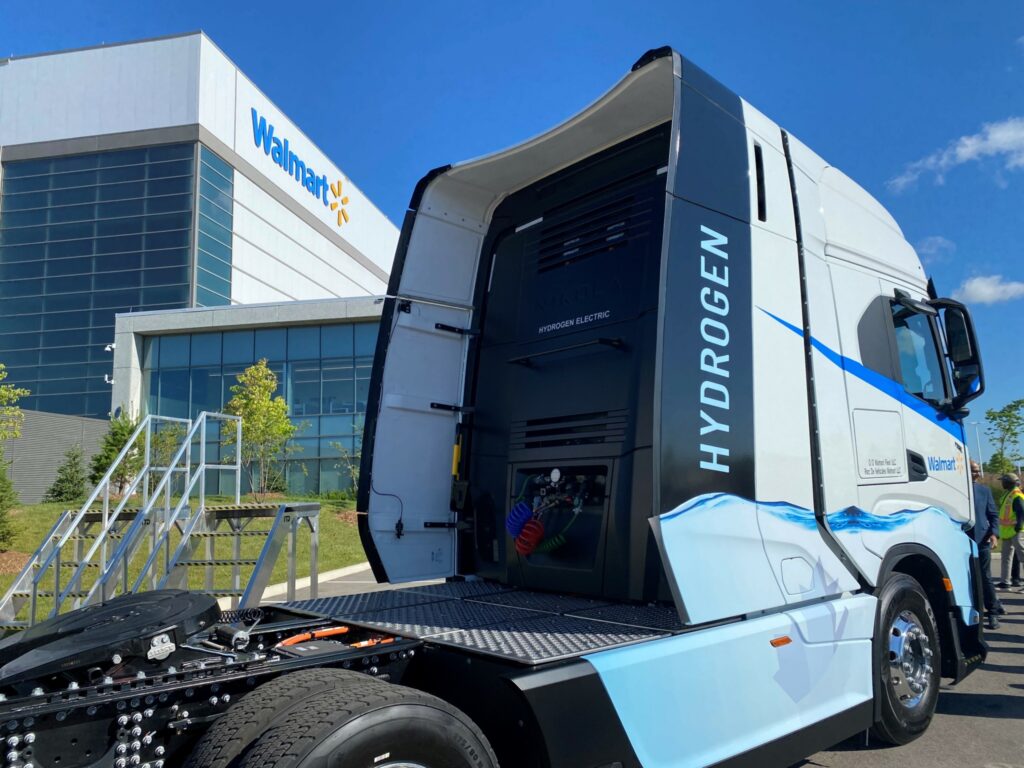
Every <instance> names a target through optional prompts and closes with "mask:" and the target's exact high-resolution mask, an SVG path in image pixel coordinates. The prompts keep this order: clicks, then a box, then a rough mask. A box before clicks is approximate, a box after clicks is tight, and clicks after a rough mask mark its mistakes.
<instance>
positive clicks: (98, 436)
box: [4, 411, 107, 504]
mask: <svg viewBox="0 0 1024 768" xmlns="http://www.w3.org/2000/svg"><path fill="white" fill-rule="evenodd" d="M24 413H25V423H24V425H23V426H22V429H21V437H19V438H17V439H15V440H8V441H6V442H5V443H4V457H5V459H6V460H7V461H8V462H9V465H8V472H9V474H10V477H11V479H12V480H13V481H14V488H15V490H17V491H18V494H19V495H20V497H21V502H22V503H23V504H36V503H38V502H40V501H42V500H43V494H44V493H46V489H47V488H49V487H50V484H51V483H52V482H53V479H54V478H55V477H56V476H57V468H58V467H59V466H60V465H61V464H62V463H63V462H64V453H65V452H66V451H67V450H68V448H70V447H71V446H72V445H75V444H78V445H80V446H82V451H83V452H84V453H85V465H86V469H88V466H89V462H90V461H91V460H92V457H93V455H94V454H95V453H96V451H97V450H98V449H99V445H100V441H101V440H102V439H103V435H104V434H106V432H107V422H106V421H103V420H101V419H86V418H82V417H80V416H62V415H60V414H56V413H42V412H40V411H25V412H24Z"/></svg>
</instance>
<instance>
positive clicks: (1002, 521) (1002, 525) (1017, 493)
mask: <svg viewBox="0 0 1024 768" xmlns="http://www.w3.org/2000/svg"><path fill="white" fill-rule="evenodd" d="M1014 499H1024V491H1022V490H1021V489H1020V488H1014V489H1013V490H1012V491H1007V492H1006V495H1005V496H1003V500H1002V501H1001V502H999V538H1000V539H1012V538H1013V537H1014V535H1015V534H1016V533H1017V531H1016V528H1017V515H1016V514H1015V513H1014V511H1013V500H1014Z"/></svg>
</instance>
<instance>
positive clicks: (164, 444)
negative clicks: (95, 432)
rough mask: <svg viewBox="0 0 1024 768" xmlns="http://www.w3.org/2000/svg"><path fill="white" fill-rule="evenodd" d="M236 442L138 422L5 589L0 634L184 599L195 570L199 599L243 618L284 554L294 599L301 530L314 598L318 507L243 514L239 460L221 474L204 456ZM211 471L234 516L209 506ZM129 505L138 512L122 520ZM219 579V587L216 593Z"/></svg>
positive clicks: (175, 423)
mask: <svg viewBox="0 0 1024 768" xmlns="http://www.w3.org/2000/svg"><path fill="white" fill-rule="evenodd" d="M241 435H242V422H241V419H239V418H238V417H237V416H229V415H226V414H221V413H208V412H203V413H200V414H199V415H198V416H197V417H196V418H195V419H194V420H189V419H177V418H171V417H166V416H146V417H145V418H144V419H143V420H142V422H141V423H140V424H139V426H138V428H137V429H136V430H135V432H134V433H133V434H132V436H131V438H130V439H129V440H128V442H127V444H126V445H125V447H124V449H123V450H122V451H121V453H120V454H119V455H118V457H117V458H116V459H115V460H114V462H113V464H111V466H110V469H108V470H107V472H106V474H105V475H104V476H103V479H102V480H101V481H100V482H99V484H98V485H97V486H96V488H95V489H93V492H92V493H91V494H90V495H89V498H88V499H87V501H86V502H85V504H83V505H82V506H81V507H80V508H79V509H78V510H69V511H66V512H63V513H62V514H61V515H60V516H59V517H58V519H57V521H56V522H55V523H54V525H53V527H52V528H51V529H50V531H49V533H48V534H47V535H46V537H45V538H44V539H43V542H42V543H41V544H40V546H39V548H38V549H37V550H36V551H35V552H34V553H33V554H32V556H31V557H30V558H29V561H28V563H26V565H25V567H24V568H23V569H22V570H21V572H20V573H19V574H18V576H17V577H16V578H15V580H14V583H13V584H12V585H11V587H10V589H8V591H7V593H6V594H5V595H4V597H3V599H2V600H0V630H3V631H9V630H15V629H23V628H25V627H29V626H32V625H33V624H35V623H36V622H37V621H41V620H42V619H44V618H49V617H51V616H56V615H57V614H59V613H62V612H65V611H67V610H71V609H73V608H77V607H80V606H83V605H90V604H93V603H99V602H103V601H105V600H109V599H110V598H112V597H114V596H116V595H119V594H124V593H126V592H130V591H131V592H137V591H141V590H144V589H147V588H148V589H153V588H164V587H171V586H175V587H180V588H187V587H189V586H193V585H194V584H193V582H194V581H196V579H190V574H191V572H192V571H193V570H194V569H197V568H201V569H203V576H202V584H203V586H202V587H201V588H200V591H208V592H210V593H211V594H214V595H216V596H218V597H225V598H230V599H231V606H232V607H238V606H239V605H241V606H242V607H250V606H253V605H255V604H257V603H258V602H259V600H260V598H261V597H262V594H263V591H264V589H265V587H266V586H267V584H268V582H269V579H270V576H271V573H272V571H273V568H274V565H275V563H276V560H277V556H278V554H279V553H280V551H281V549H282V548H283V547H284V545H285V544H286V543H287V544H288V551H289V555H290V559H289V565H288V577H289V579H288V597H289V599H293V598H294V594H295V564H296V558H297V538H298V533H299V530H300V528H301V527H302V526H303V525H305V526H306V527H308V528H309V531H310V534H311V539H310V575H311V577H312V578H311V580H310V588H311V591H312V592H314V593H315V591H316V577H317V544H318V540H317V537H318V515H319V504H282V505H273V506H268V505H250V504H247V505H243V504H241V503H240V502H241V498H240V495H241V480H242V475H241V469H242V465H241V456H240V451H238V450H237V449H235V448H234V447H231V448H230V449H229V450H233V452H234V458H233V459H232V460H231V463H218V462H216V461H209V460H208V456H207V454H208V452H209V451H210V449H211V448H215V449H216V450H215V452H214V454H213V455H215V456H222V455H223V454H224V453H225V450H224V449H225V447H226V445H225V443H226V442H228V443H233V446H238V445H240V444H241ZM229 436H230V438H231V439H230V440H227V439H226V438H228V437H229ZM221 461H223V460H221ZM210 471H217V472H223V471H227V472H230V473H231V475H233V480H234V482H233V491H234V497H235V498H234V504H232V505H221V506H215V505H210V504H208V503H207V498H208V494H207V481H208V478H207V474H208V472H210ZM132 499H136V505H137V506H136V507H133V508H129V503H130V502H131V500H132ZM139 502H141V505H139ZM261 522H262V524H261ZM267 522H269V527H268V526H266V523H267ZM253 537H260V538H261V539H262V540H263V544H262V547H261V548H260V550H259V554H258V555H256V556H253V552H252V549H253V548H252V547H247V546H245V545H244V544H243V541H245V540H251V539H252V538H253ZM218 541H223V542H224V543H225V544H227V546H229V547H230V548H231V554H230V555H227V556H224V555H223V552H222V551H221V550H222V549H223V547H218V546H217V542H218ZM200 550H202V552H200ZM243 574H245V575H246V576H247V578H246V579H245V582H246V583H245V586H244V587H243V586H242V583H243ZM225 578H226V580H227V583H226V584H224V583H220V582H223V581H224V579H225Z"/></svg>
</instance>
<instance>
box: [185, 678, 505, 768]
mask: <svg viewBox="0 0 1024 768" xmlns="http://www.w3.org/2000/svg"><path fill="white" fill-rule="evenodd" d="M327 765H329V766H331V768H497V767H498V761H497V759H496V758H495V756H494V752H493V751H492V750H491V747H490V745H489V744H488V743H487V739H486V737H485V736H484V735H483V733H481V731H480V729H479V728H477V726H476V725H475V724H474V723H473V721H472V720H470V719H469V718H468V717H467V716H466V715H465V714H463V713H462V712H460V711H459V710H458V709H456V708H455V707H452V706H451V705H450V704H447V703H446V702H444V701H442V700H441V699H438V698H437V697H435V696H431V695H429V694H426V693H422V692H420V691H416V690H413V689H411V688H406V687H404V686H400V685H393V684H390V683H384V682H381V681H379V680H376V679H374V678H371V677H368V676H367V675H364V674H361V673H357V672H348V671H345V670H338V669H306V670H302V671H299V672H294V673H291V674H287V675H282V676H281V677H278V678H276V679H274V680H272V681H270V682H269V683H265V684H264V685H262V686H260V687H259V688H257V689H256V690H254V691H252V692H251V693H249V694H247V695H246V696H245V697H244V698H243V699H242V700H241V701H239V702H238V704H236V705H235V706H233V707H231V709H229V710H228V711H227V712H226V713H225V714H224V716H223V717H221V718H220V719H218V720H217V721H216V722H215V723H214V724H213V726H211V727H210V729H209V730H208V731H207V732H206V733H205V734H204V735H203V737H202V739H200V741H199V743H198V744H197V745H196V748H195V749H194V750H193V752H192V754H191V756H190V757H189V759H188V761H187V762H186V763H185V768H320V767H321V766H327Z"/></svg>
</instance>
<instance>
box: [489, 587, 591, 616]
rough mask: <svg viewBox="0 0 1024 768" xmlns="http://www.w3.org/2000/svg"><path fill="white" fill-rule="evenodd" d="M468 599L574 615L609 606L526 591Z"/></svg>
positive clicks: (570, 596) (586, 598) (587, 599)
mask: <svg viewBox="0 0 1024 768" xmlns="http://www.w3.org/2000/svg"><path fill="white" fill-rule="evenodd" d="M469 599H470V600H473V601H475V602H481V603H490V604H492V605H506V606H508V607H509V608H526V609H528V610H531V611H544V612H546V613H574V612H576V611H584V610H587V609H594V608H600V607H602V606H610V605H611V603H609V602H608V601H607V600H594V599H592V598H588V597H574V596H572V595H556V594H552V593H549V592H530V591H527V590H521V591H516V592H500V593H498V594H495V595H483V596H481V597H471V598H469Z"/></svg>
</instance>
